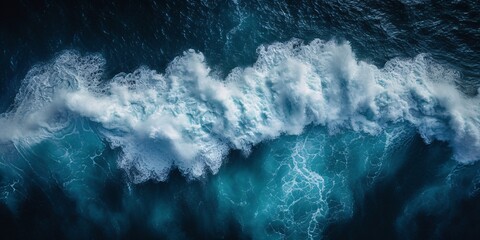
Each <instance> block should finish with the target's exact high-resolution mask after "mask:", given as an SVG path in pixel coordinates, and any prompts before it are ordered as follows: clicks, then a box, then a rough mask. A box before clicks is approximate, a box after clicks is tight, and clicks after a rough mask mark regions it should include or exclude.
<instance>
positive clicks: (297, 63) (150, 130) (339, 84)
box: [0, 40, 480, 182]
mask: <svg viewBox="0 0 480 240" xmlns="http://www.w3.org/2000/svg"><path fill="white" fill-rule="evenodd" d="M258 55H259V56H258V60H257V62H256V63H255V64H254V65H253V66H252V67H247V68H236V69H234V70H232V72H231V73H230V74H229V75H228V76H227V78H226V79H219V78H218V77H216V76H215V75H214V74H212V73H211V71H210V68H209V67H208V66H207V64H206V62H205V58H204V56H203V54H201V53H198V52H195V51H193V50H189V51H186V52H184V54H183V55H182V56H179V57H177V58H175V59H174V60H173V61H172V62H171V63H170V64H169V66H168V68H167V69H166V71H165V73H164V74H161V73H158V72H156V71H154V70H151V69H148V68H146V67H142V68H139V69H137V70H136V71H135V72H133V73H129V74H125V73H121V74H118V75H117V76H115V77H114V78H113V79H112V80H110V81H108V82H107V83H104V84H100V78H101V76H102V69H103V67H104V64H105V60H104V59H103V58H102V57H101V56H98V55H88V56H80V55H79V54H78V53H75V52H64V53H62V54H61V55H59V56H58V57H57V58H56V59H55V60H54V61H53V62H51V63H49V64H45V65H41V66H36V67H34V68H33V69H32V70H31V71H30V72H29V73H28V74H27V76H26V78H25V80H24V83H23V86H22V88H21V90H20V92H19V94H18V95H17V98H16V100H15V107H14V108H13V110H12V111H11V112H9V113H5V114H3V116H2V117H1V118H0V123H1V125H2V126H4V128H5V129H6V130H5V131H3V132H2V133H0V140H3V141H6V140H13V141H15V140H16V139H17V140H18V139H25V138H28V139H33V140H35V139H36V140H38V139H42V138H45V137H48V136H49V133H50V132H52V131H59V130H61V129H62V126H64V125H65V124H66V123H68V121H69V119H71V118H72V117H74V116H82V117H86V118H88V119H90V120H91V121H94V122H97V123H100V124H101V126H103V129H102V131H101V132H102V134H103V135H104V137H105V138H106V139H107V140H108V141H109V142H110V143H111V145H112V146H118V147H121V148H122V150H123V153H124V156H123V158H122V160H121V162H120V163H119V164H120V166H121V167H122V168H124V169H126V171H127V172H128V173H129V175H130V176H131V177H132V179H133V181H134V182H142V181H145V180H148V179H156V180H165V179H166V178H167V176H168V173H169V171H170V170H171V169H172V168H178V169H179V170H180V171H181V172H182V173H184V174H185V175H186V176H188V177H191V178H197V177H200V176H202V175H204V174H205V172H206V171H211V172H213V173H216V172H217V171H218V169H219V167H220V166H221V164H222V160H223V158H224V157H225V156H226V155H227V154H228V152H229V150H230V149H240V150H242V151H243V152H245V153H248V152H249V151H250V149H251V147H252V146H253V145H255V144H258V143H259V142H261V141H264V140H267V139H273V138H277V137H278V136H280V135H282V134H301V133H302V131H303V128H304V127H305V126H307V125H309V124H315V125H323V126H326V127H327V128H328V129H329V131H330V132H331V133H332V134H333V133H335V132H338V131H343V130H354V131H358V132H363V133H368V134H378V133H380V132H381V131H382V130H383V129H384V128H385V127H386V126H387V125H389V124H394V123H395V124H398V123H404V124H408V125H412V126H415V127H416V128H417V129H418V132H419V133H420V134H421V135H422V137H423V138H424V139H425V141H426V142H430V141H432V140H434V139H437V140H441V141H448V142H449V143H450V145H451V146H452V148H453V150H454V158H455V159H456V160H457V161H459V162H462V163H471V162H473V161H476V160H479V159H480V108H479V106H480V99H479V97H478V96H476V97H473V98H472V97H467V96H465V95H463V94H462V93H461V92H460V91H458V90H457V89H456V88H455V85H454V82H455V80H458V78H459V77H460V76H459V74H458V73H457V72H455V71H453V70H450V69H448V68H444V67H442V66H440V65H438V64H435V63H433V62H432V61H429V60H428V58H427V57H426V56H425V55H419V56H417V57H416V58H414V59H409V60H402V59H393V60H391V61H389V62H387V63H386V64H385V66H384V67H383V68H381V69H379V68H377V67H375V66H374V65H371V64H368V63H366V62H363V61H357V60H356V58H355V55H354V53H353V51H352V49H351V46H350V45H349V44H348V43H343V44H337V43H335V42H332V41H330V42H324V41H321V40H314V41H312V42H311V43H309V44H302V43H301V42H300V41H298V40H292V41H289V42H287V43H275V44H272V45H269V46H261V47H259V48H258Z"/></svg>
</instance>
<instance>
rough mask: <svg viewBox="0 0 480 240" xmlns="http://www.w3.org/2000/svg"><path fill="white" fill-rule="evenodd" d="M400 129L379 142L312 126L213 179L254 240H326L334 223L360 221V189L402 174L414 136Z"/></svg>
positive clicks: (378, 138)
mask: <svg viewBox="0 0 480 240" xmlns="http://www.w3.org/2000/svg"><path fill="white" fill-rule="evenodd" d="M400 129H401V128H392V129H389V131H390V132H385V133H384V134H381V135H379V136H375V137H374V136H370V135H366V134H358V133H354V132H345V133H340V134H335V135H331V134H329V133H328V131H327V130H326V129H325V128H310V129H308V130H307V131H306V133H305V134H302V135H301V136H297V137H293V136H284V137H282V138H280V139H277V140H273V141H271V142H268V143H267V144H262V145H261V146H260V147H259V148H258V149H257V150H255V152H254V154H253V155H252V156H250V157H249V158H251V159H255V160H251V159H244V160H245V161H255V162H254V163H251V164H252V165H253V166H250V167H248V168H243V169H242V168H235V167H233V168H229V167H227V168H226V169H225V170H223V171H220V172H219V174H218V175H216V176H215V177H214V179H212V182H213V185H214V188H215V189H216V191H217V195H218V197H219V200H218V201H219V206H220V209H223V211H224V212H233V213H234V215H235V218H236V219H237V220H238V222H240V224H241V225H242V227H243V229H245V230H247V231H248V232H251V233H252V236H253V238H254V239H284V238H287V239H318V238H319V237H321V236H322V233H323V230H324V229H325V227H326V226H327V225H328V224H329V223H331V222H336V221H340V220H343V219H348V218H349V217H351V216H352V214H353V211H354V209H353V207H354V199H353V195H354V192H355V191H364V190H367V189H368V188H370V186H372V184H374V183H375V182H376V181H378V179H380V178H382V177H385V176H386V175H387V174H388V173H389V172H391V171H392V169H394V168H395V167H394V166H392V165H394V164H395V162H394V161H395V156H394V154H398V153H399V151H398V149H397V148H396V144H399V141H403V142H404V143H405V141H406V140H408V139H409V138H410V137H411V135H410V134H409V133H411V132H409V131H404V130H403V131H401V130H400ZM407 142H408V141H407ZM397 157H399V156H398V155H397ZM235 160H236V161H241V159H238V160H237V159H235ZM397 160H398V159H397ZM232 164H233V165H236V164H235V163H232ZM237 164H238V163H237ZM397 164H400V163H397ZM233 169H234V170H233ZM362 188H363V189H364V190H362Z"/></svg>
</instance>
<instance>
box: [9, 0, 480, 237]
mask: <svg viewBox="0 0 480 240" xmlns="http://www.w3.org/2000/svg"><path fill="white" fill-rule="evenodd" d="M479 22H480V4H479V3H478V2H476V1H452V2H447V1H362V2H356V1H338V2H334V1H241V0H238V1H173V2H170V3H167V2H162V1H146V0H143V1H120V2H118V1H116V2H112V1H91V2H87V1H82V2H76V1H53V0H52V1H39V0H35V1H23V0H20V1H2V2H1V3H0V46H1V50H2V51H1V53H0V93H1V94H0V112H9V111H14V109H15V96H16V95H17V93H18V92H19V91H20V90H19V89H21V86H22V81H24V80H23V79H24V78H25V76H26V75H27V73H28V71H29V70H31V69H32V67H33V66H34V65H37V64H41V63H49V62H52V61H53V59H56V58H58V57H59V56H60V57H61V56H62V53H63V52H64V51H65V50H73V51H76V52H77V53H78V54H80V55H83V56H85V55H88V54H90V53H100V54H101V56H103V58H105V62H106V65H105V67H104V68H105V69H104V70H102V75H101V81H103V83H107V82H108V81H110V79H112V77H113V76H115V75H116V74H118V73H120V72H126V73H129V72H133V71H135V69H137V68H138V67H139V66H143V65H145V66H148V68H150V69H156V70H157V71H158V72H161V73H163V72H164V69H165V68H166V67H167V66H168V65H169V64H170V63H171V61H172V60H173V59H174V58H176V57H178V56H182V54H183V52H184V51H186V50H188V49H195V50H197V51H199V52H202V53H203V54H204V55H205V59H206V63H207V64H208V66H209V67H210V68H212V71H213V73H212V74H213V75H218V76H220V77H221V78H225V77H226V76H227V75H228V73H230V72H231V70H232V69H234V68H236V67H248V66H251V65H252V64H254V63H255V62H256V61H257V58H258V56H259V54H260V53H259V50H258V49H257V48H258V47H259V46H260V45H262V44H263V45H271V44H273V43H275V42H288V41H290V40H291V39H292V38H297V39H301V40H302V41H303V42H304V43H305V44H308V43H310V42H311V41H312V40H313V39H317V38H318V39H323V40H325V41H328V40H333V41H334V42H336V44H339V45H340V46H342V45H341V44H344V43H345V42H346V41H348V42H349V46H351V49H352V51H353V52H354V53H355V57H356V59H357V60H361V61H365V62H366V63H368V64H371V65H373V66H376V67H378V68H383V67H384V66H385V65H386V64H387V62H388V61H391V60H392V59H395V58H399V59H412V58H415V57H416V56H417V55H418V54H426V55H427V56H428V59H431V61H432V62H434V63H436V64H440V65H441V66H443V67H444V68H447V69H453V70H454V71H457V72H458V74H459V78H456V79H455V86H456V88H457V89H459V90H460V91H461V92H463V93H464V94H465V95H467V96H469V97H472V98H473V97H474V96H475V95H476V94H477V91H478V88H479V87H480V80H479V79H480V73H479V63H480V54H479V51H480V28H479V27H478V26H479ZM315 54H316V53H315ZM341 59H343V58H341ZM345 59H347V60H348V57H345ZM345 59H344V60H342V61H339V63H340V64H343V61H346V60H345ZM428 63H429V62H428ZM60 66H62V65H60ZM44 71H46V72H48V71H50V70H48V69H47V70H44ZM42 76H43V75H42ZM49 76H50V75H49ZM52 76H59V75H52ZM62 77H63V75H61V74H60V77H59V78H62ZM421 77H423V75H422V76H421ZM421 77H419V78H421ZM339 79H340V80H344V79H343V78H342V77H340V78H339ZM388 80H389V81H396V80H397V79H388ZM25 81H26V80H25ZM23 84H25V83H23ZM477 98H478V97H477ZM475 103H479V101H473V104H470V105H469V106H468V108H469V109H471V110H472V111H473V112H476V113H478V111H479V110H478V109H479V108H480V106H479V105H476V104H475ZM17 104H18V103H17ZM290 104H291V103H290ZM440 107H442V106H440ZM291 108H292V107H291ZM412 108H414V107H412ZM291 111H292V112H293V110H291ZM343 111H346V110H345V109H343ZM340 112H342V111H340ZM75 114H77V115H80V116H77V115H75ZM72 115H73V116H75V119H76V120H75V121H80V122H81V123H80V124H79V123H75V124H71V125H69V127H71V128H74V129H75V131H73V130H72V131H65V132H62V131H60V133H58V134H57V135H55V137H54V138H53V139H47V140H45V141H43V142H41V143H35V144H25V143H24V142H22V141H20V140H18V139H16V140H11V141H5V142H2V141H3V140H2V135H1V134H0V161H1V162H0V186H1V188H0V190H1V192H2V194H1V195H0V196H1V200H2V201H0V229H1V232H2V239H30V238H39V239H64V238H73V239H85V238H94V239H103V238H127V239H130V238H140V239H159V238H160V239H265V238H271V239H306V238H312V239H318V238H324V239H478V238H479V237H480V232H479V231H480V230H479V229H480V226H479V224H480V221H479V220H480V195H479V194H478V188H479V184H480V168H479V163H478V162H476V161H472V162H471V163H469V164H461V163H458V162H457V161H455V160H454V159H453V158H452V156H453V154H454V151H455V150H454V148H455V146H454V144H453V143H451V142H449V141H448V140H446V141H441V140H434V141H433V142H432V143H426V142H425V140H424V139H423V138H422V136H421V134H419V133H416V132H417V131H416V130H415V127H413V126H411V124H409V123H408V121H407V120H403V121H399V123H398V122H397V123H395V124H397V125H395V124H394V125H392V126H389V127H386V128H385V129H384V131H383V133H381V134H380V135H369V134H367V133H364V132H361V131H354V130H352V129H351V128H345V129H342V130H340V131H339V132H338V133H336V134H333V135H330V134H328V131H327V129H326V128H327V127H325V126H318V127H313V126H307V127H306V128H305V130H304V132H303V133H302V134H300V135H299V136H287V135H289V134H286V135H282V136H280V137H278V138H275V139H269V138H267V139H265V140H264V141H262V142H261V143H260V144H258V145H255V146H253V149H252V151H251V153H250V154H249V155H248V156H247V155H245V154H244V153H242V151H241V150H236V149H235V148H232V147H231V148H232V149H233V150H230V152H229V154H228V155H227V157H226V158H225V159H224V163H223V165H222V166H221V168H220V170H219V172H218V173H216V174H213V173H212V172H211V171H208V170H207V174H205V175H202V176H201V177H199V178H198V179H194V180H191V179H188V176H186V174H185V172H182V170H181V169H177V168H178V167H176V166H173V170H172V171H171V172H170V174H169V176H168V179H166V180H165V181H156V180H147V181H144V182H141V183H134V182H133V181H132V179H131V176H132V173H131V172H130V170H131V169H128V170H125V169H123V168H122V167H121V166H119V163H118V162H119V159H120V158H121V156H122V154H123V151H126V150H124V149H122V147H119V146H111V143H110V141H109V138H108V137H106V136H105V135H102V133H101V132H102V131H103V130H105V129H104V128H105V127H104V125H102V123H101V122H98V121H95V120H92V119H91V118H90V116H88V115H85V116H82V113H74V114H72ZM365 115H367V116H368V113H366V114H365ZM69 116H71V115H69ZM1 117H4V116H3V115H2V116H1ZM473 118H474V119H476V120H477V123H478V115H476V116H474V117H473ZM0 120H1V118H0ZM448 121H450V120H447V122H448ZM0 124H4V122H2V121H0ZM72 126H73V127H72ZM79 126H83V127H79ZM474 126H478V125H474ZM0 127H1V128H4V129H6V128H8V127H9V126H8V125H6V124H5V125H3V126H0ZM107 128H108V127H107ZM78 129H83V130H78ZM392 129H393V130H392ZM395 129H407V130H406V131H405V132H403V133H401V134H398V137H394V138H393V143H387V140H386V139H388V137H386V136H385V134H384V132H392V131H393V132H395V131H394V130H395ZM7 130H8V129H7ZM442 130H445V131H447V130H448V129H440V131H442ZM72 132H73V133H74V134H70V133H72ZM67 133H68V134H67ZM62 134H65V138H62V137H61V135H62ZM240 134H241V133H240ZM394 135H395V134H394ZM395 136H396V135H395ZM474 140H475V139H473V140H471V141H472V142H468V141H466V142H463V145H465V146H470V145H472V146H473V144H474V143H473V141H474ZM12 142H13V143H12ZM26 142H28V140H26ZM159 142H160V141H157V142H155V143H159ZM148 146H150V147H151V146H157V145H148ZM158 146H162V147H163V146H164V145H158ZM474 151H477V152H478V151H480V149H478V148H477V149H476V150H475V149H474ZM477 160H478V159H477ZM134 170H135V169H134ZM134 170H133V171H134ZM137 171H139V172H140V173H143V172H142V171H145V170H142V169H140V170H138V169H137ZM152 172H153V170H152ZM318 184H320V185H318Z"/></svg>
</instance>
